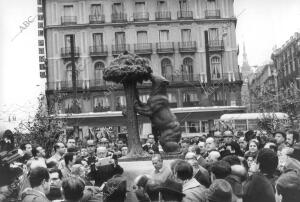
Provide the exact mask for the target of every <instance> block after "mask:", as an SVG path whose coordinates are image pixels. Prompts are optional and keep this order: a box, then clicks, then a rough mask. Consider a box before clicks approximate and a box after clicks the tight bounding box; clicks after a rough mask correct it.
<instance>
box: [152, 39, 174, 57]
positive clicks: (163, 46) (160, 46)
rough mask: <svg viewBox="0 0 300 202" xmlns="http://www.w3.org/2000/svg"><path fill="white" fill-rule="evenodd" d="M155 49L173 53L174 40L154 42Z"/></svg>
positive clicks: (160, 51) (159, 51) (158, 51)
mask: <svg viewBox="0 0 300 202" xmlns="http://www.w3.org/2000/svg"><path fill="white" fill-rule="evenodd" d="M156 51H157V53H159V54H161V53H174V51H175V49H174V42H162V43H156Z"/></svg>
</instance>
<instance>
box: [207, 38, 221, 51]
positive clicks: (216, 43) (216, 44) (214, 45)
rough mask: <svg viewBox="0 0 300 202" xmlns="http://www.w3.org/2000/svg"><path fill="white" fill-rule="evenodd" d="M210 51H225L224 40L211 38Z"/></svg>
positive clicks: (209, 42)
mask: <svg viewBox="0 0 300 202" xmlns="http://www.w3.org/2000/svg"><path fill="white" fill-rule="evenodd" d="M208 51H212V52H214V51H224V41H223V40H210V41H208Z"/></svg>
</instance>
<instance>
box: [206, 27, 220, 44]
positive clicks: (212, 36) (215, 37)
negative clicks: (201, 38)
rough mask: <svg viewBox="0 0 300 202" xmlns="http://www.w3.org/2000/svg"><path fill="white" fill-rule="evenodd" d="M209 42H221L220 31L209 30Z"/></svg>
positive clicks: (215, 29)
mask: <svg viewBox="0 0 300 202" xmlns="http://www.w3.org/2000/svg"><path fill="white" fill-rule="evenodd" d="M208 40H209V41H216V40H219V30H218V29H217V28H210V29H208Z"/></svg>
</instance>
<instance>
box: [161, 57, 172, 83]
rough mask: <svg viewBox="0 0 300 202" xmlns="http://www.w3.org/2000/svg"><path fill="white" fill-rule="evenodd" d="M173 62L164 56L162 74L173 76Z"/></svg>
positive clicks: (167, 76) (166, 76)
mask: <svg viewBox="0 0 300 202" xmlns="http://www.w3.org/2000/svg"><path fill="white" fill-rule="evenodd" d="M172 72H173V71H172V63H171V60H170V59H168V58H164V59H163V60H162V61H161V75H162V76H163V77H165V78H166V79H168V78H170V77H171V76H172Z"/></svg>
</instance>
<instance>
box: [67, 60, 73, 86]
mask: <svg viewBox="0 0 300 202" xmlns="http://www.w3.org/2000/svg"><path fill="white" fill-rule="evenodd" d="M66 85H67V86H66V87H70V88H71V87H72V64H68V65H67V67H66Z"/></svg>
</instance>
